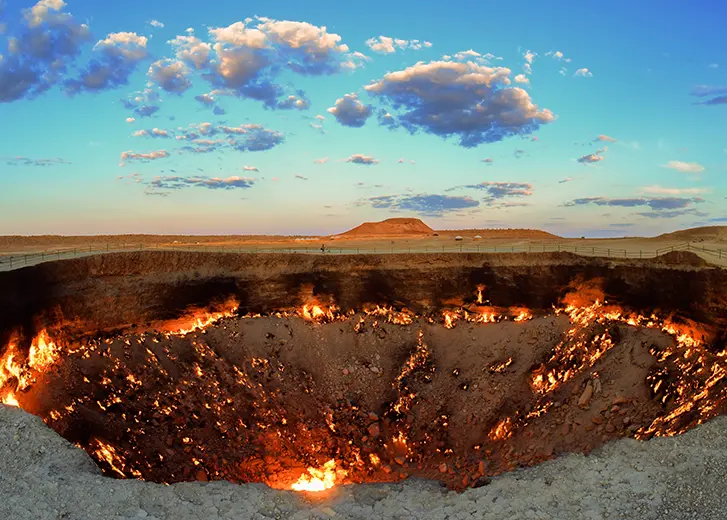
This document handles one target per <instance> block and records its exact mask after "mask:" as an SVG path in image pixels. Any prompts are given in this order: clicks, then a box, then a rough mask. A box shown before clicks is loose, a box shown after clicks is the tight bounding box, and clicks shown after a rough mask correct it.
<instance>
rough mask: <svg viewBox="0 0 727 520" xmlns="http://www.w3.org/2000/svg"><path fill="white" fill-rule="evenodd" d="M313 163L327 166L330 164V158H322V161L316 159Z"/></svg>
mask: <svg viewBox="0 0 727 520" xmlns="http://www.w3.org/2000/svg"><path fill="white" fill-rule="evenodd" d="M313 162H314V163H316V164H326V163H327V162H328V157H322V158H320V159H316V160H315V161H313Z"/></svg>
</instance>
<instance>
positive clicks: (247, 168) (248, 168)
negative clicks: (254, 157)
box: [242, 166, 260, 172]
mask: <svg viewBox="0 0 727 520" xmlns="http://www.w3.org/2000/svg"><path fill="white" fill-rule="evenodd" d="M242 170H243V171H246V172H259V171H260V170H258V169H257V167H256V166H243V167H242Z"/></svg>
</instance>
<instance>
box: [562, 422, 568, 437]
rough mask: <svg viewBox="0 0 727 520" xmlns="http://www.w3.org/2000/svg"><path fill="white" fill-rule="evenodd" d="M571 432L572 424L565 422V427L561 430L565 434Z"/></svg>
mask: <svg viewBox="0 0 727 520" xmlns="http://www.w3.org/2000/svg"><path fill="white" fill-rule="evenodd" d="M569 432H570V424H568V423H565V424H564V425H563V429H562V430H561V433H562V434H563V435H568V433H569Z"/></svg>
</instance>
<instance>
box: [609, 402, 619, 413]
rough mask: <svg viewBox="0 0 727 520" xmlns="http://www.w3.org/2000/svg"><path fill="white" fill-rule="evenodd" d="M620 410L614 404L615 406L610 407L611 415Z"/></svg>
mask: <svg viewBox="0 0 727 520" xmlns="http://www.w3.org/2000/svg"><path fill="white" fill-rule="evenodd" d="M620 409H621V407H620V406H619V405H617V404H615V405H613V406H612V407H611V412H612V413H616V412H618V411H619V410H620Z"/></svg>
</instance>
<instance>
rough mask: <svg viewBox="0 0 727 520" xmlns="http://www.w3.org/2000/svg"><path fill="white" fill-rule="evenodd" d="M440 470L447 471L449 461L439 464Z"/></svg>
mask: <svg viewBox="0 0 727 520" xmlns="http://www.w3.org/2000/svg"><path fill="white" fill-rule="evenodd" d="M439 472H440V473H447V463H446V462H442V463H441V464H440V465H439Z"/></svg>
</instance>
